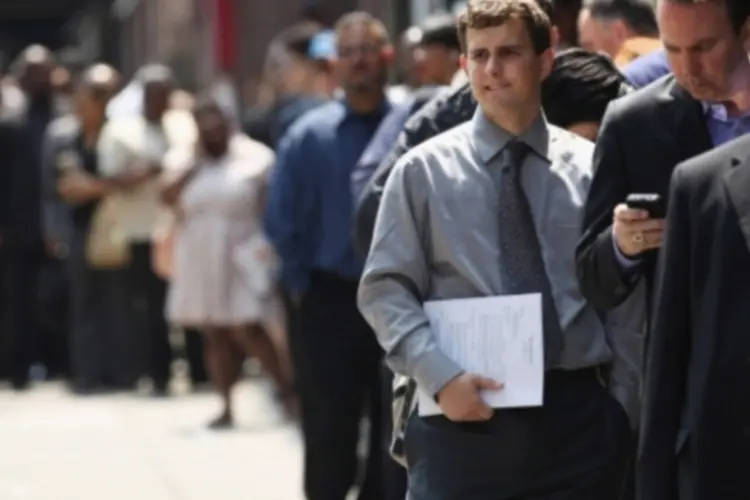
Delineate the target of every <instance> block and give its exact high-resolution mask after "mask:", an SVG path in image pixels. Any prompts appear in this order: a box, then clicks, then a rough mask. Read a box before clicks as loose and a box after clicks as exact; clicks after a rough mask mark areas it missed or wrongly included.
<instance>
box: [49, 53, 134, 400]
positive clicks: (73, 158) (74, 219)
mask: <svg viewBox="0 0 750 500" xmlns="http://www.w3.org/2000/svg"><path fill="white" fill-rule="evenodd" d="M119 84H120V75H119V74H118V73H117V71H115V70H114V69H113V68H112V67H111V66H107V65H104V64H96V65H93V66H91V67H89V68H87V69H85V70H84V71H83V72H82V73H81V74H80V75H79V76H77V78H76V81H75V82H73V87H74V89H75V92H74V95H73V102H74V105H75V108H74V109H75V111H74V113H72V114H69V115H67V116H63V117H61V118H58V119H57V120H56V121H54V122H53V123H52V124H51V125H50V127H49V130H48V133H47V138H46V143H45V157H44V165H43V168H44V178H45V179H44V180H45V183H44V185H45V189H44V191H45V192H44V195H45V203H44V205H45V206H44V222H45V224H44V231H45V235H46V237H47V239H49V240H53V241H59V242H61V243H62V244H64V245H65V247H66V248H67V249H68V251H67V257H66V259H65V260H66V264H67V271H68V273H67V276H68V286H69V289H70V297H71V300H70V306H71V307H70V316H71V317H70V332H69V345H70V356H71V365H70V368H71V374H70V375H71V388H72V390H73V391H75V392H76V393H79V394H91V393H95V392H101V391H108V390H122V389H133V388H134V387H135V384H136V381H137V378H138V375H139V374H138V372H137V371H136V370H135V369H134V366H135V361H136V355H137V353H136V352H134V349H133V347H134V342H133V339H132V335H131V332H130V331H128V329H127V328H125V327H124V322H125V320H126V319H127V318H126V317H123V316H122V315H119V316H118V314H117V313H118V311H121V310H122V308H121V307H119V306H120V304H119V303H118V302H122V301H123V300H124V298H123V297H121V296H118V295H117V293H116V291H117V287H116V286H115V285H116V283H115V282H114V280H115V279H116V278H117V276H116V275H114V274H113V273H111V272H108V271H105V270H99V269H94V268H92V267H91V266H90V264H89V262H88V259H87V255H86V243H87V240H88V235H89V232H90V229H91V221H92V218H93V217H94V214H95V212H96V210H97V207H98V205H99V202H100V200H101V199H102V198H104V197H105V196H106V195H107V194H108V193H109V191H110V186H109V185H108V184H107V183H106V182H105V181H103V180H102V179H101V178H100V177H99V173H98V157H97V149H96V148H97V143H98V140H99V136H100V134H101V131H102V128H103V127H104V122H105V119H106V107H107V103H108V102H109V99H110V98H111V97H112V96H113V95H114V94H115V92H116V91H117V90H118V87H119Z"/></svg>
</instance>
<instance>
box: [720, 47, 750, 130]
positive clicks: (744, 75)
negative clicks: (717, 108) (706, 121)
mask: <svg viewBox="0 0 750 500" xmlns="http://www.w3.org/2000/svg"><path fill="white" fill-rule="evenodd" d="M722 104H724V106H725V107H726V110H727V114H728V115H729V116H741V115H745V114H747V113H748V112H750V60H748V58H743V59H742V60H741V61H740V63H739V65H738V66H737V68H736V69H735V70H734V72H733V74H732V77H731V80H730V91H729V95H728V96H727V98H726V99H725V100H724V102H722Z"/></svg>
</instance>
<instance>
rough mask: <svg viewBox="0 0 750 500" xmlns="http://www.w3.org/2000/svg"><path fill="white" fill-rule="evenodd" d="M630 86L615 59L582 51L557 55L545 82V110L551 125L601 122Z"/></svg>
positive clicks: (564, 125) (564, 126)
mask: <svg viewBox="0 0 750 500" xmlns="http://www.w3.org/2000/svg"><path fill="white" fill-rule="evenodd" d="M630 90H631V89H630V86H629V85H628V84H627V83H626V80H625V77H624V76H623V74H622V73H620V71H619V70H618V69H617V67H616V66H615V64H614V62H613V61H612V59H610V58H609V57H607V56H606V55H603V54H600V53H598V52H591V51H588V50H584V49H580V48H572V49H567V50H564V51H561V52H559V53H557V54H556V55H555V62H554V66H553V68H552V72H551V73H550V75H549V76H548V77H547V78H546V79H545V80H544V81H543V82H542V108H543V109H544V113H545V115H546V116H547V119H548V120H549V122H550V123H552V124H554V125H557V126H558V127H562V128H566V127H569V126H570V125H572V124H574V123H580V122H597V123H598V122H601V120H602V117H603V116H604V111H605V110H606V109H607V106H608V105H609V103H610V102H611V101H612V100H614V99H616V98H618V97H621V96H623V95H625V94H626V93H627V92H629V91H630Z"/></svg>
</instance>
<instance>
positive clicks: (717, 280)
mask: <svg viewBox="0 0 750 500" xmlns="http://www.w3.org/2000/svg"><path fill="white" fill-rule="evenodd" d="M669 197H670V204H669V213H668V215H667V219H666V233H665V236H664V244H663V247H662V250H661V256H660V259H661V264H660V267H659V269H658V271H657V282H658V287H657V291H656V296H655V304H656V306H655V309H654V314H655V317H654V326H653V330H652V332H651V344H650V349H649V351H648V358H647V361H646V370H645V386H644V403H643V405H644V409H643V433H642V437H641V442H640V451H639V456H638V462H637V469H636V471H637V474H636V478H637V481H638V485H637V492H638V497H637V498H638V500H713V499H718V498H726V499H739V498H746V497H747V491H748V480H747V471H748V470H750V453H748V450H750V428H748V425H747V422H748V418H750V402H748V398H747V384H748V382H749V381H750V374H749V373H748V360H749V359H750V338H748V335H747V325H748V324H750V287H749V286H748V285H750V280H748V279H746V277H747V276H748V273H750V226H749V225H748V224H747V220H748V215H749V214H748V207H749V206H750V136H745V137H742V138H740V139H737V140H734V141H731V142H729V143H727V144H725V145H723V146H721V147H718V148H716V149H714V150H712V151H709V152H706V153H704V154H702V155H699V156H696V157H694V158H692V159H690V160H688V161H686V162H684V163H682V164H680V165H678V166H677V167H676V168H675V171H674V173H673V175H672V182H671V187H670V195H669Z"/></svg>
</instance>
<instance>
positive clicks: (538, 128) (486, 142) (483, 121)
mask: <svg viewBox="0 0 750 500" xmlns="http://www.w3.org/2000/svg"><path fill="white" fill-rule="evenodd" d="M471 135H472V140H473V142H474V147H475V148H476V150H477V153H479V157H480V158H481V160H482V162H484V164H485V165H486V164H487V163H489V162H490V160H492V159H493V158H494V157H495V156H497V155H498V154H499V153H500V151H502V150H503V148H504V147H505V146H506V144H507V143H508V141H510V140H511V139H513V138H514V137H513V136H512V135H511V134H509V133H508V132H506V131H505V130H503V129H502V128H500V127H499V126H497V125H495V124H494V123H492V122H491V121H490V120H489V118H487V116H486V115H485V114H484V112H483V111H482V109H481V107H479V106H478V107H477V109H476V111H475V112H474V116H473V117H472V119H471ZM518 139H519V140H520V141H522V142H524V143H525V144H526V145H527V146H529V147H530V148H531V149H532V150H533V151H534V153H536V154H537V155H538V156H540V157H542V158H544V159H547V158H548V154H547V153H548V149H549V129H548V128H547V119H546V118H545V116H544V113H543V112H540V113H539V116H538V117H537V119H536V120H534V122H533V123H532V124H531V127H529V128H528V129H527V130H526V131H525V132H524V133H522V134H521V135H520V136H519V137H518Z"/></svg>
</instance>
